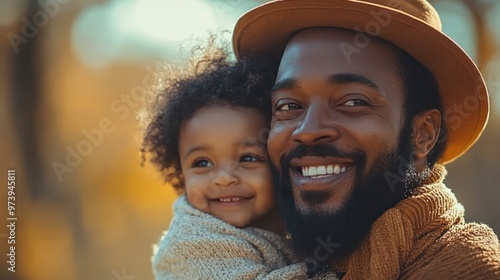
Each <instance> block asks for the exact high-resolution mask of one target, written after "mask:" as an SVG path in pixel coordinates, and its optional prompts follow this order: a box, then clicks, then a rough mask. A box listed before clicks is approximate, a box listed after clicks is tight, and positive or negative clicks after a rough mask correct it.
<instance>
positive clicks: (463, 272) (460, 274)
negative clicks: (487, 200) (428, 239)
mask: <svg viewBox="0 0 500 280" xmlns="http://www.w3.org/2000/svg"><path fill="white" fill-rule="evenodd" d="M434 249H435V250H430V251H432V252H433V253H432V256H430V255H429V256H427V258H429V259H428V261H429V260H430V261H429V262H428V263H427V265H426V267H425V269H424V270H420V272H424V274H425V276H431V275H432V276H438V277H440V278H441V279H453V278H460V279H500V244H499V241H498V237H497V235H496V234H495V233H494V232H493V230H492V229H491V228H490V227H488V226H487V225H484V224H477V223H465V224H457V225H453V226H452V227H451V228H450V229H449V230H447V231H446V232H445V233H444V234H443V235H442V236H441V237H440V238H438V239H437V240H436V242H435V243H434ZM421 276H424V275H421Z"/></svg>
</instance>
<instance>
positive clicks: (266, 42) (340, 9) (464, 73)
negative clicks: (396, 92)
mask: <svg viewBox="0 0 500 280" xmlns="http://www.w3.org/2000/svg"><path fill="white" fill-rule="evenodd" d="M387 12H389V13H390V20H389V21H388V23H387V24H385V22H383V20H381V18H378V19H377V18H376V17H375V16H374V15H375V14H379V15H380V14H384V13H385V14H387ZM377 23H378V25H379V27H380V28H378V29H377V28H376V24H377ZM384 24H385V25H384ZM311 27H337V28H346V29H353V30H360V31H363V32H368V33H369V34H370V35H376V36H378V37H380V38H383V39H384V40H386V41H389V42H391V43H392V44H394V45H396V46H398V47H399V48H401V49H403V50H404V51H406V52H407V53H408V54H410V55H411V56H413V57H414V58H415V59H416V60H418V61H419V62H420V63H422V64H423V65H424V66H425V67H426V68H427V69H429V70H430V71H431V72H432V73H433V74H434V76H435V78H436V80H437V82H438V86H439V91H440V95H441V100H442V103H443V110H444V112H443V116H442V117H443V118H444V120H445V124H446V129H447V135H446V137H445V140H446V150H445V152H444V154H443V156H442V157H441V159H440V160H438V162H439V163H442V164H447V163H450V162H452V161H454V160H455V159H456V158H458V157H460V156H461V155H462V154H463V153H465V152H466V151H467V150H468V149H469V148H470V147H471V146H472V145H473V144H474V143H475V142H476V141H477V139H478V138H479V136H480V135H481V133H482V131H483V130H484V127H485V126H486V123H487V121H488V116H489V99H488V92H487V88H486V85H485V82H484V80H483V78H482V75H481V73H480V71H479V70H478V68H477V67H476V65H475V63H474V62H473V61H472V59H471V58H470V57H469V56H468V55H467V54H466V53H465V51H464V50H462V48H461V47H460V46H458V45H457V44H456V43H455V42H454V41H453V40H451V39H450V38H449V37H448V36H446V35H445V34H444V33H442V32H440V31H439V30H436V29H435V28H433V27H431V26H429V25H428V24H427V23H425V22H424V21H422V20H420V19H418V18H416V17H414V16H411V15H409V14H407V13H403V12H401V11H399V10H396V9H392V8H389V7H385V6H381V5H377V4H370V3H366V2H360V1H352V0H330V1H325V0H307V1H304V0H289V1H273V2H269V3H266V4H264V5H261V6H259V7H257V8H255V9H253V10H251V11H249V12H247V13H246V14H244V15H243V16H242V17H241V18H240V19H239V21H238V22H237V24H236V26H235V29H234V33H233V48H234V51H235V54H236V56H237V57H242V56H245V55H247V54H248V55H263V56H266V57H270V58H274V59H279V58H280V57H281V55H282V53H283V51H284V49H285V47H286V44H287V43H288V41H289V40H290V38H291V37H292V36H293V35H294V34H295V33H296V32H298V31H300V30H303V29H306V28H311Z"/></svg>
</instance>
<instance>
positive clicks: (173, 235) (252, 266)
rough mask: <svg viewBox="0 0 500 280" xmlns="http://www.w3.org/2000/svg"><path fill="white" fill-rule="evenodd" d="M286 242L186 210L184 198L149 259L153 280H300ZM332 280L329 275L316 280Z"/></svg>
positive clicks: (302, 273)
mask: <svg viewBox="0 0 500 280" xmlns="http://www.w3.org/2000/svg"><path fill="white" fill-rule="evenodd" d="M297 261H298V260H297V258H296V257H295V256H294V254H293V252H292V250H291V249H290V248H289V247H288V245H287V243H286V240H285V239H284V238H283V237H281V236H279V235H277V234H275V233H272V232H269V231H266V230H262V229H258V228H250V227H248V228H244V229H240V228H236V227H234V226H232V225H230V224H228V223H226V222H224V221H222V220H220V219H218V218H215V217H214V216H212V215H209V214H207V213H204V212H202V211H200V210H197V209H195V208H194V207H192V206H191V205H190V204H189V202H188V201H187V199H186V197H185V196H184V195H182V196H180V197H179V198H178V199H177V200H176V201H175V203H174V218H173V220H172V222H171V224H170V227H169V230H168V231H166V232H165V234H164V235H163V237H162V238H161V240H160V242H159V244H158V245H156V248H155V252H154V256H153V271H154V274H155V277H156V279H157V280H166V279H190V280H195V279H267V280H270V279H306V278H307V274H306V265H305V264H304V263H298V262H297ZM322 277H325V278H324V279H334V277H333V275H330V276H322Z"/></svg>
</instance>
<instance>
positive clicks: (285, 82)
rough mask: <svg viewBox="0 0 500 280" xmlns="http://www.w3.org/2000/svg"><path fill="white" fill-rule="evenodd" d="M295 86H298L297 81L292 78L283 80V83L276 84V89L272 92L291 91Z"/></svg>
mask: <svg viewBox="0 0 500 280" xmlns="http://www.w3.org/2000/svg"><path fill="white" fill-rule="evenodd" d="M295 86H297V80H295V79H292V78H288V79H284V80H281V81H279V82H277V83H276V84H274V87H273V89H272V90H271V92H275V91H278V90H280V89H291V88H293V87H295Z"/></svg>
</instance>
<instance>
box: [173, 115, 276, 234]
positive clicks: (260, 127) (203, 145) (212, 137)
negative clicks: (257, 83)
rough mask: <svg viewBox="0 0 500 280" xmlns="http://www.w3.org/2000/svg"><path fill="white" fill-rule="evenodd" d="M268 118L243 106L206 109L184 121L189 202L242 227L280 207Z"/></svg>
mask: <svg viewBox="0 0 500 280" xmlns="http://www.w3.org/2000/svg"><path fill="white" fill-rule="evenodd" d="M267 127H268V125H267V123H266V121H265V119H264V118H263V116H261V114H259V113H258V112H256V111H253V110H250V109H246V108H241V107H229V106H226V107H220V106H219V107H207V108H202V109H200V110H199V111H198V112H196V113H195V114H194V116H193V117H192V118H191V119H189V120H187V121H185V122H184V123H183V125H182V126H181V130H180V135H179V157H180V162H181V168H182V173H183V175H184V182H185V189H186V194H187V198H188V200H189V202H190V203H191V205H193V206H194V207H195V208H197V209H199V210H201V211H204V212H207V213H210V214H212V215H214V216H215V217H217V218H219V219H221V220H224V221H225V222H227V223H229V224H232V225H233V226H236V227H246V226H249V225H252V222H254V221H256V220H258V219H259V218H262V217H263V216H264V215H266V214H268V213H270V212H271V210H273V209H274V193H273V189H272V185H271V172H270V169H269V159H268V155H267V150H266V147H265V143H266V139H265V138H263V137H264V136H265V135H267V133H266V132H267Z"/></svg>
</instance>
